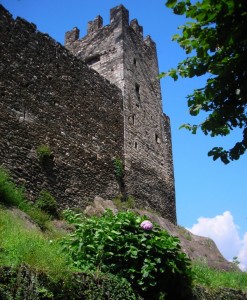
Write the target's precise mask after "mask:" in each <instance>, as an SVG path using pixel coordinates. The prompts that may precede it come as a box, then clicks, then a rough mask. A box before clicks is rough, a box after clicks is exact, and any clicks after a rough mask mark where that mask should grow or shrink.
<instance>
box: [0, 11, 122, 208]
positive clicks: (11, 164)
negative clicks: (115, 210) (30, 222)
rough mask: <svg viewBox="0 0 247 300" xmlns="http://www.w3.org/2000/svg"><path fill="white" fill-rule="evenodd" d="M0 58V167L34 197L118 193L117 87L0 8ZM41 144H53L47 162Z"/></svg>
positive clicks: (82, 198) (68, 198)
mask: <svg viewBox="0 0 247 300" xmlns="http://www.w3.org/2000/svg"><path fill="white" fill-rule="evenodd" d="M96 25H97V24H94V25H93V27H95V26H96ZM75 34H76V33H75ZM0 57H1V60H0V97H1V98H0V145H1V146H0V166H3V167H5V168H6V169H8V170H10V173H11V174H12V175H13V178H14V180H15V182H16V183H17V184H18V185H22V186H24V187H25V189H26V194H27V197H28V198H29V199H30V200H32V201H35V199H36V198H37V196H38V194H39V192H40V191H41V190H42V189H46V190H48V191H50V192H51V193H52V194H53V195H54V196H55V198H56V199H57V201H58V202H59V204H60V206H62V207H67V206H70V207H72V206H73V207H81V208H83V207H85V206H86V205H87V204H88V201H89V200H92V199H93V198H94V196H95V195H100V196H102V197H105V198H112V197H114V196H116V195H117V194H118V193H119V188H118V185H117V183H116V180H115V177H114V168H113V159H114V157H115V158H116V157H118V158H121V159H123V147H124V118H123V113H122V112H123V100H122V94H121V91H120V90H119V89H118V88H117V87H116V86H114V85H112V84H110V83H109V82H108V81H107V80H106V79H104V78H103V77H101V76H99V75H98V73H97V72H96V71H94V70H91V69H90V68H89V67H88V66H87V65H86V64H85V63H83V62H82V61H80V60H79V59H77V58H76V57H74V56H73V55H72V54H70V53H69V51H68V50H66V49H65V48H64V47H63V46H61V45H60V44H58V43H57V42H55V41H54V40H53V39H51V38H50V37H49V36H48V35H46V34H42V33H40V32H39V31H37V29H36V27H35V25H33V24H30V23H28V22H26V21H25V20H23V19H21V18H17V19H16V20H14V19H13V18H12V17H11V15H10V14H9V13H8V12H7V11H6V10H5V9H4V8H3V7H2V6H0ZM42 144H43V145H47V146H49V147H50V149H51V150H52V156H53V157H52V158H51V159H50V160H49V161H48V162H47V163H46V164H41V163H40V161H39V159H38V157H37V153H36V149H37V147H38V146H40V145H42Z"/></svg>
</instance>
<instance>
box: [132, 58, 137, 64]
mask: <svg viewBox="0 0 247 300" xmlns="http://www.w3.org/2000/svg"><path fill="white" fill-rule="evenodd" d="M133 63H134V65H135V66H136V59H135V58H134V59H133Z"/></svg>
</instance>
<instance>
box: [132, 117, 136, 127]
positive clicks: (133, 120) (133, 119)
mask: <svg viewBox="0 0 247 300" xmlns="http://www.w3.org/2000/svg"><path fill="white" fill-rule="evenodd" d="M132 123H133V125H135V115H133V116H132Z"/></svg>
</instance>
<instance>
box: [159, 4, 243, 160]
mask: <svg viewBox="0 0 247 300" xmlns="http://www.w3.org/2000/svg"><path fill="white" fill-rule="evenodd" d="M166 6H167V7H169V8H171V9H173V12H174V13H175V14H178V15H185V16H186V18H188V19H189V22H186V23H185V25H183V26H181V27H179V29H181V30H182V34H181V35H179V34H176V35H174V36H173V40H175V41H177V42H178V43H179V44H180V46H181V47H182V48H183V49H184V50H185V52H186V54H189V55H188V57H187V58H186V59H185V60H183V61H182V62H180V63H179V64H178V66H177V68H176V69H171V70H169V71H168V72H167V73H162V74H161V77H163V76H167V75H168V76H171V77H172V78H173V79H174V80H177V79H178V76H181V77H188V78H192V77H194V76H201V75H204V74H209V78H208V79H207V82H206V85H205V87H203V88H198V89H196V90H194V92H193V94H191V95H188V96H187V98H188V107H189V111H190V114H191V115H192V116H196V115H198V114H199V112H200V111H205V112H207V118H206V119H205V120H204V121H203V122H202V123H201V124H198V125H191V124H184V125H182V126H181V127H184V128H186V129H188V130H190V131H191V132H192V133H194V134H195V133H196V132H197V129H198V128H201V130H202V131H203V132H204V134H206V135H207V134H210V135H211V136H212V137H214V136H226V135H228V134H229V133H230V132H231V130H233V129H235V128H239V129H240V130H241V131H242V133H243V138H242V140H240V141H238V142H237V143H236V144H235V145H234V146H233V147H232V148H231V149H229V150H225V149H223V148H222V147H214V148H213V149H212V150H211V151H209V153H208V155H209V156H213V159H214V160H216V159H218V158H220V159H221V160H222V161H223V162H224V163H226V164H227V163H229V162H230V161H231V160H237V159H239V157H240V156H241V155H242V154H244V152H245V151H246V148H247V109H246V106H247V105H246V104H247V97H246V95H247V80H246V79H247V31H246V28H247V1H246V0H202V1H200V2H196V3H195V2H194V1H193V3H192V2H191V1H190V0H183V1H177V0H167V1H166Z"/></svg>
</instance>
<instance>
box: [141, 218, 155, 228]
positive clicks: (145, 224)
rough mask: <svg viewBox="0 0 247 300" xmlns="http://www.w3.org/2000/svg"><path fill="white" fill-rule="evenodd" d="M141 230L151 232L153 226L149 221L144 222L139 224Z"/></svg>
mask: <svg viewBox="0 0 247 300" xmlns="http://www.w3.org/2000/svg"><path fill="white" fill-rule="evenodd" d="M141 228H143V229H144V230H152V228H153V224H152V223H151V222H150V221H148V220H145V221H143V222H142V223H141Z"/></svg>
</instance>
